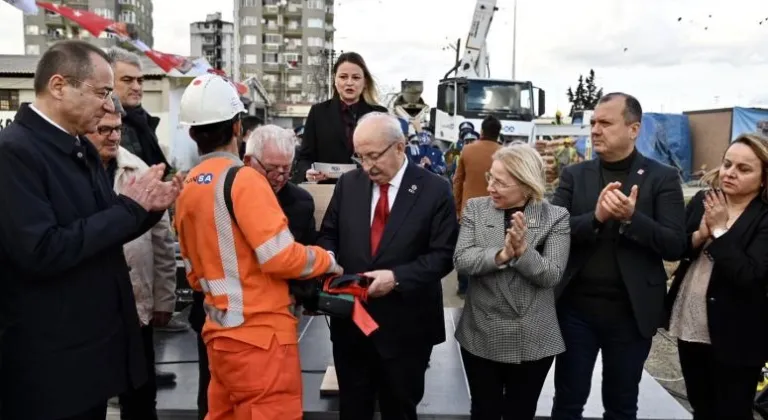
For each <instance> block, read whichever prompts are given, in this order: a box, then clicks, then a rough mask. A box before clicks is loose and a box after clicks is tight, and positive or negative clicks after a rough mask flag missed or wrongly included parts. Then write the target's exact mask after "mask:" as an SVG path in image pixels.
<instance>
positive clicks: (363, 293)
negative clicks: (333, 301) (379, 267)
mask: <svg viewBox="0 0 768 420" xmlns="http://www.w3.org/2000/svg"><path fill="white" fill-rule="evenodd" d="M334 278H336V277H335V276H332V277H328V278H326V279H325V281H324V282H323V291H324V292H326V293H330V294H332V295H340V294H348V295H352V297H353V298H354V300H355V303H354V306H353V307H352V322H354V323H355V325H357V327H358V328H360V330H361V331H362V332H363V334H365V335H366V336H369V335H371V334H373V332H374V331H376V330H378V329H379V324H378V323H376V321H375V320H374V319H373V318H372V317H371V314H369V313H368V311H367V310H366V309H365V306H363V304H362V302H367V301H368V288H366V287H363V286H361V285H360V284H358V283H351V284H348V285H346V286H342V287H331V282H332V281H333V279H334Z"/></svg>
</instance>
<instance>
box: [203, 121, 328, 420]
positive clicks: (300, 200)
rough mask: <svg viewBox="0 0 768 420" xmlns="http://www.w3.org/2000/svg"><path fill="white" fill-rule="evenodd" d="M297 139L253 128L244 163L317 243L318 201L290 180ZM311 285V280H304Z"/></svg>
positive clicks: (307, 241)
mask: <svg viewBox="0 0 768 420" xmlns="http://www.w3.org/2000/svg"><path fill="white" fill-rule="evenodd" d="M295 150H296V149H295V141H294V139H293V134H292V133H291V130H288V129H285V128H280V127H278V126H276V125H264V126H259V127H256V128H254V129H253V131H252V132H251V134H249V135H248V136H247V138H246V139H245V148H244V150H243V155H244V163H245V164H246V165H248V166H250V167H252V168H254V169H256V170H257V171H258V172H259V173H261V174H262V175H264V176H265V177H266V178H267V180H268V181H269V184H270V185H271V186H272V190H273V191H274V192H275V194H276V195H277V201H278V203H280V208H281V209H282V210H283V213H285V216H286V217H287V218H288V229H289V230H290V231H291V234H292V235H293V237H294V239H295V240H296V242H298V243H300V244H302V245H314V243H315V240H316V237H317V229H316V226H315V201H314V199H313V198H312V195H311V194H309V193H308V192H307V191H306V190H304V189H303V188H301V187H299V186H296V185H295V184H292V183H291V182H289V181H288V178H289V175H290V173H291V167H292V165H293V158H294V153H295ZM303 283H304V284H307V285H308V283H307V282H303ZM193 297H194V303H193V304H192V310H191V311H190V314H189V321H190V324H191V325H192V329H194V330H195V331H196V332H197V334H198V336H197V349H198V353H197V356H198V367H199V379H198V393H197V413H198V418H199V419H200V420H202V419H204V418H205V415H206V414H207V412H208V398H207V395H206V391H207V389H208V383H209V382H210V379H211V376H210V372H209V370H208V354H207V353H206V348H205V343H203V340H202V339H201V338H200V332H201V331H202V328H203V323H204V322H205V311H204V310H203V298H204V296H203V294H202V293H200V292H194V293H193Z"/></svg>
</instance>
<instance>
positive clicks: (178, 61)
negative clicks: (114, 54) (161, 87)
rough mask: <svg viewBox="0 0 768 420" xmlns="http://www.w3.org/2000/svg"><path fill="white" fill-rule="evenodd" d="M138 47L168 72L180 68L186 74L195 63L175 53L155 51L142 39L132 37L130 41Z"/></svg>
mask: <svg viewBox="0 0 768 420" xmlns="http://www.w3.org/2000/svg"><path fill="white" fill-rule="evenodd" d="M129 42H130V43H131V44H133V46H134V47H136V49H137V50H139V51H141V52H143V53H144V54H145V55H146V56H147V57H149V59H150V60H152V61H154V62H155V64H157V66H158V67H160V68H161V69H163V71H164V72H166V73H168V72H169V71H171V70H174V69H176V70H178V71H179V72H180V73H181V74H186V73H187V72H188V71H189V70H190V69H192V67H193V66H194V64H193V63H192V61H190V60H189V59H187V58H186V57H182V56H180V55H175V54H165V53H161V52H160V51H155V50H153V49H151V48H149V46H147V44H145V43H144V42H143V41H141V40H140V39H132V40H130V41H129Z"/></svg>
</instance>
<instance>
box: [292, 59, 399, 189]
mask: <svg viewBox="0 0 768 420" xmlns="http://www.w3.org/2000/svg"><path fill="white" fill-rule="evenodd" d="M333 75H334V84H333V98H331V99H329V100H327V101H325V102H321V103H319V104H315V105H313V106H312V108H310V110H309V115H307V121H306V123H305V124H304V136H303V138H302V142H301V147H300V148H299V152H298V155H297V158H296V172H295V176H294V178H293V182H295V183H301V182H304V181H310V182H320V183H335V180H334V179H329V178H328V174H324V173H321V172H318V171H316V170H314V169H313V168H312V164H313V163H315V162H322V163H339V164H352V163H354V162H353V161H352V155H353V153H354V152H355V150H354V147H353V146H352V134H353V133H354V131H355V127H356V126H357V121H358V120H359V119H360V117H362V116H363V115H365V114H367V113H369V112H371V111H379V112H387V109H386V108H384V107H383V106H381V105H378V92H377V89H376V82H375V81H374V80H373V76H371V72H370V71H369V70H368V66H366V64H365V61H364V60H363V57H361V56H360V54H358V53H355V52H347V53H344V54H341V55H340V56H339V59H338V60H337V61H336V64H335V65H334V66H333Z"/></svg>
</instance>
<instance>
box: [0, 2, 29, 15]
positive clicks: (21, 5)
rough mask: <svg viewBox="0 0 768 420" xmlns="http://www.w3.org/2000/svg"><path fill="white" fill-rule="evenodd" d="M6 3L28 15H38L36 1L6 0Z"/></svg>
mask: <svg viewBox="0 0 768 420" xmlns="http://www.w3.org/2000/svg"><path fill="white" fill-rule="evenodd" d="M5 2H6V3H8V4H10V5H11V6H13V7H15V8H17V9H19V10H21V11H22V12H24V13H25V14H27V15H36V14H37V5H36V4H35V0H5Z"/></svg>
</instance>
